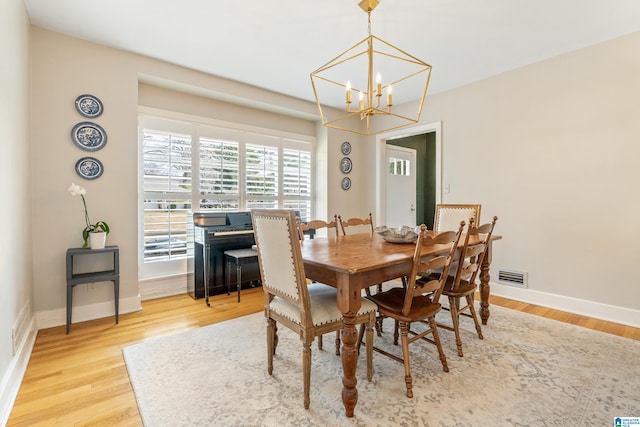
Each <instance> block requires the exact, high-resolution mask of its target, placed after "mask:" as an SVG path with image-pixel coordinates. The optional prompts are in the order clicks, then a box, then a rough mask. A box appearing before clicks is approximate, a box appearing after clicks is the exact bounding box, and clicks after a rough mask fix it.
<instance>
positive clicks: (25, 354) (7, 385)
mask: <svg viewBox="0 0 640 427" xmlns="http://www.w3.org/2000/svg"><path fill="white" fill-rule="evenodd" d="M37 332H38V331H37V329H36V320H35V315H32V316H31V318H30V319H29V321H28V326H27V331H26V333H25V334H24V336H25V338H24V339H23V340H22V341H21V342H20V343H19V345H18V346H17V347H16V349H15V350H16V352H15V355H14V356H13V358H12V359H11V363H10V364H9V369H7V372H6V373H5V375H4V378H2V381H1V382H0V426H6V425H7V422H8V421H9V415H10V414H11V409H12V408H13V403H14V402H15V400H16V397H17V396H18V390H20V385H21V384H22V379H23V378H24V374H25V372H26V371H27V365H28V364H29V358H30V357H31V352H32V351H33V345H34V344H35V342H36V335H37Z"/></svg>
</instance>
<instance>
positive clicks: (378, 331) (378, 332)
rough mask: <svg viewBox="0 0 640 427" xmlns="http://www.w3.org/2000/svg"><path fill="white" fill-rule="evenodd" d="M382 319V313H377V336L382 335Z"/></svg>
mask: <svg viewBox="0 0 640 427" xmlns="http://www.w3.org/2000/svg"><path fill="white" fill-rule="evenodd" d="M383 320H384V316H383V315H382V314H379V315H378V316H376V334H378V336H379V337H381V336H382V321H383Z"/></svg>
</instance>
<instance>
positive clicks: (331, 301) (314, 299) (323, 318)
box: [269, 283, 377, 326]
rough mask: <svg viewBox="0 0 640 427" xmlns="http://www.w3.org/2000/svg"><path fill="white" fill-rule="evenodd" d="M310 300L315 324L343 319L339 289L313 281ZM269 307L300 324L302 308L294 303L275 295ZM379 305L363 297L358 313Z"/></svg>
mask: <svg viewBox="0 0 640 427" xmlns="http://www.w3.org/2000/svg"><path fill="white" fill-rule="evenodd" d="M308 288H309V300H310V302H311V304H310V306H311V319H312V320H313V325H314V326H320V325H325V324H327V323H333V322H338V321H342V312H340V310H339V309H338V305H337V302H336V301H337V291H336V289H335V288H332V287H331V286H329V285H325V284H323V283H311V284H310V285H309V286H308ZM269 309H270V310H271V311H273V312H275V313H278V314H279V315H281V316H284V317H286V318H287V319H290V320H292V321H294V322H295V323H297V324H300V323H301V321H300V310H299V309H298V307H297V306H295V305H294V304H291V303H290V302H288V301H285V300H284V299H282V298H278V297H275V298H274V299H273V300H272V301H271V303H270V304H269ZM376 310H377V306H376V305H375V304H374V303H373V302H371V301H369V300H368V299H366V298H362V305H361V306H360V310H359V311H358V314H357V315H361V314H365V313H371V312H375V311H376Z"/></svg>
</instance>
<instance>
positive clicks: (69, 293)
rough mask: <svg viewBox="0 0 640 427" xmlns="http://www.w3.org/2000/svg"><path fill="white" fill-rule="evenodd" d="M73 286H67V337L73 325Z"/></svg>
mask: <svg viewBox="0 0 640 427" xmlns="http://www.w3.org/2000/svg"><path fill="white" fill-rule="evenodd" d="M72 304H73V285H67V335H68V334H69V327H70V325H71V311H72V310H73V307H72Z"/></svg>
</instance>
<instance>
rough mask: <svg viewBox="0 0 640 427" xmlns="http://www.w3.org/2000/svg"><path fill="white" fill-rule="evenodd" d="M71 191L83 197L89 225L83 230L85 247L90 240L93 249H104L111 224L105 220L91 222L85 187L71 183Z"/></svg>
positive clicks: (74, 194)
mask: <svg viewBox="0 0 640 427" xmlns="http://www.w3.org/2000/svg"><path fill="white" fill-rule="evenodd" d="M69 193H71V195H72V196H78V195H79V196H80V197H82V205H83V206H84V221H85V223H86V224H87V226H86V227H85V228H84V230H82V239H83V241H84V244H83V245H82V247H83V248H86V247H87V246H89V242H91V249H102V248H104V245H105V241H106V236H107V234H109V231H110V230H109V224H107V223H106V222H105V221H98V222H96V223H95V224H92V223H91V219H90V218H89V212H88V211H87V201H86V200H85V198H84V196H85V194H87V190H86V189H84V188H83V187H81V186H79V185H77V184H75V183H73V182H72V183H71V186H70V187H69Z"/></svg>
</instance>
